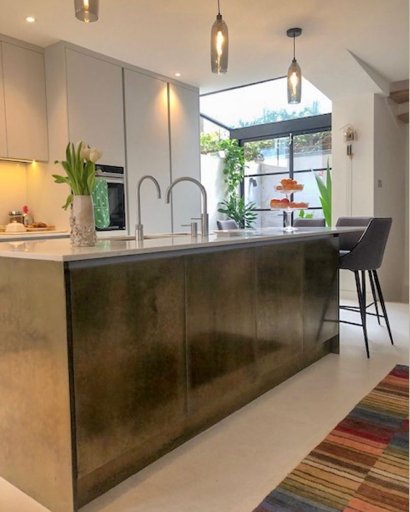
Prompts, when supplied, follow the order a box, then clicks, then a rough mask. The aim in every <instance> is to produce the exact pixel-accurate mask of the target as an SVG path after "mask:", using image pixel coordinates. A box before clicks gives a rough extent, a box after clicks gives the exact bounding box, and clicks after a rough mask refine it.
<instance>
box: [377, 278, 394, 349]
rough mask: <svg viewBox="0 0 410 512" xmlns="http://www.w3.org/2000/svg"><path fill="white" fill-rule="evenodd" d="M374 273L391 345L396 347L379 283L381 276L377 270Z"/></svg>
mask: <svg viewBox="0 0 410 512" xmlns="http://www.w3.org/2000/svg"><path fill="white" fill-rule="evenodd" d="M372 272H373V277H374V282H375V284H376V288H377V294H378V295H379V299H380V305H381V307H382V311H383V316H384V320H385V322H386V327H387V331H388V333H389V337H390V341H391V344H392V345H394V343H393V336H392V333H391V329H390V322H389V317H388V316H387V310H386V305H385V304H384V297H383V292H382V288H381V286H380V282H379V276H378V275H377V270H373V271H372Z"/></svg>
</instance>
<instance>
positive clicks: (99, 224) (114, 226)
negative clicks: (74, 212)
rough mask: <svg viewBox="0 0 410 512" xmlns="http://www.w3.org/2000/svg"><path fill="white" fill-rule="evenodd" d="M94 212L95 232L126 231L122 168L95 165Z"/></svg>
mask: <svg viewBox="0 0 410 512" xmlns="http://www.w3.org/2000/svg"><path fill="white" fill-rule="evenodd" d="M95 175H96V177H97V182H98V181H101V182H102V183H99V184H98V186H96V189H95V195H94V194H93V197H94V212H95V218H96V219H95V220H96V229H97V231H120V230H125V229H126V215H125V188H124V168H123V167H117V166H114V165H101V164H96V169H95Z"/></svg>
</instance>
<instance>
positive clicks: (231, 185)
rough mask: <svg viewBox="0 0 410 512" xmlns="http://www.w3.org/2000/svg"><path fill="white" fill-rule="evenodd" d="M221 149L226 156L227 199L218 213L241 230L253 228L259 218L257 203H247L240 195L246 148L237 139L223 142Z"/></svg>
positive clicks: (225, 179)
mask: <svg viewBox="0 0 410 512" xmlns="http://www.w3.org/2000/svg"><path fill="white" fill-rule="evenodd" d="M219 147H220V149H221V150H223V151H224V155H225V156H224V168H223V173H224V181H225V185H226V199H225V200H224V201H222V202H221V203H220V207H219V208H218V212H219V213H223V214H224V215H226V216H227V217H228V218H229V219H233V220H234V221H235V222H236V223H237V224H238V225H239V227H240V228H251V227H252V226H253V224H254V222H255V220H256V217H257V213H256V206H255V203H253V202H248V203H245V200H244V199H243V197H241V196H240V194H239V187H240V186H241V185H242V183H243V182H244V179H245V153H244V148H243V147H242V146H240V145H239V144H238V141H237V140H235V139H226V140H221V141H220V143H219Z"/></svg>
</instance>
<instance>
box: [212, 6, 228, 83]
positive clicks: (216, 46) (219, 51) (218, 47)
mask: <svg viewBox="0 0 410 512" xmlns="http://www.w3.org/2000/svg"><path fill="white" fill-rule="evenodd" d="M228 51H229V36H228V26H227V24H226V23H225V22H224V20H223V19H222V14H221V10H220V6H219V0H218V14H217V16H216V20H215V22H214V24H213V25H212V30H211V69H212V73H217V74H218V75H219V74H220V73H226V72H227V71H228Z"/></svg>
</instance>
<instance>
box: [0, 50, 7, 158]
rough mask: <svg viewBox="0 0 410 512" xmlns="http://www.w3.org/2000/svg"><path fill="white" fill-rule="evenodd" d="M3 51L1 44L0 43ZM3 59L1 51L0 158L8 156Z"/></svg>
mask: <svg viewBox="0 0 410 512" xmlns="http://www.w3.org/2000/svg"><path fill="white" fill-rule="evenodd" d="M0 50H1V43H0ZM3 84H4V79H3V57H2V52H1V51H0V157H6V156H7V135H6V110H5V105H4V101H1V100H2V98H4V86H3Z"/></svg>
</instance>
